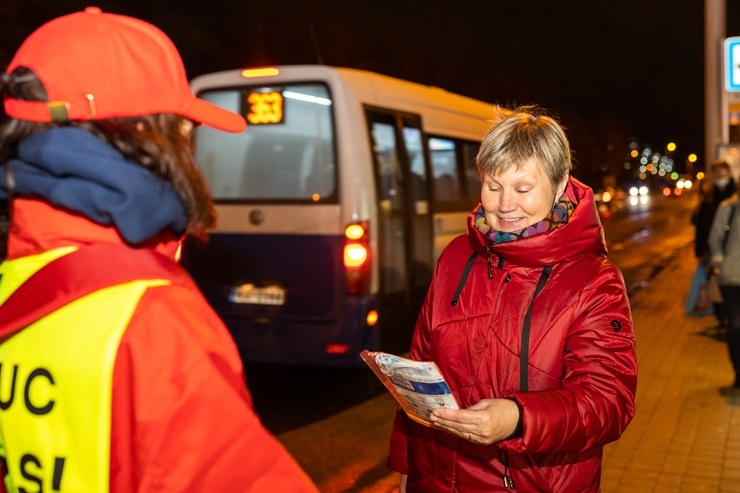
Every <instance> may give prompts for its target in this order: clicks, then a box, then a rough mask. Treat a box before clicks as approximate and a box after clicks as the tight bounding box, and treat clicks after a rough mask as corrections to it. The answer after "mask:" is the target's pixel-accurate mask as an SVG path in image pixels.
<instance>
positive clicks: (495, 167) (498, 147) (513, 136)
mask: <svg viewBox="0 0 740 493" xmlns="http://www.w3.org/2000/svg"><path fill="white" fill-rule="evenodd" d="M531 158H535V159H536V160H537V161H538V162H539V163H540V164H541V165H542V167H543V170H544V171H545V174H546V175H547V177H548V179H549V180H550V183H551V184H552V186H553V189H555V188H556V187H557V186H558V184H560V183H561V182H562V180H563V178H564V177H565V175H566V174H568V173H569V172H570V170H571V168H572V167H573V163H572V162H571V151H570V144H569V143H568V138H567V137H566V135H565V130H564V129H563V127H562V126H561V125H560V124H559V123H558V122H557V120H555V118H553V117H551V116H548V115H546V114H545V113H544V111H543V110H541V109H540V108H538V107H537V106H518V107H516V108H514V109H507V108H504V107H500V106H496V107H495V110H494V117H493V120H492V125H491V128H490V129H489V130H488V132H486V135H485V136H484V137H483V140H482V142H481V146H480V151H479V152H478V156H477V158H476V165H477V166H478V173H479V174H480V177H481V180H483V179H485V177H486V176H495V175H497V174H499V173H501V172H503V171H506V170H508V169H509V168H511V167H512V166H515V167H516V168H519V167H521V166H522V165H523V164H524V163H526V162H527V161H529V160H530V159H531Z"/></svg>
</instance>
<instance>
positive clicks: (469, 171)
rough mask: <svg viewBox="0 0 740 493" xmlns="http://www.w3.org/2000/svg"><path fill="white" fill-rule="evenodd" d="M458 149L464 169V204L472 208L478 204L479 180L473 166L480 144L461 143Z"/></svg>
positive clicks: (474, 165) (475, 168)
mask: <svg viewBox="0 0 740 493" xmlns="http://www.w3.org/2000/svg"><path fill="white" fill-rule="evenodd" d="M460 147H461V150H462V162H463V166H464V168H465V202H466V203H467V204H469V205H470V207H471V208H472V207H474V206H475V205H476V204H478V202H480V187H481V180H480V175H479V174H478V167H477V166H476V164H475V158H476V156H478V150H479V149H480V143H478V142H463V143H462V145H461V146H460Z"/></svg>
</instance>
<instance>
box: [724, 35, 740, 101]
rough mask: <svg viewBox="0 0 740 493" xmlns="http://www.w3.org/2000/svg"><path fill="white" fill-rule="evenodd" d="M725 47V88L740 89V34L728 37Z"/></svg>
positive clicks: (735, 90) (729, 89) (731, 90)
mask: <svg viewBox="0 0 740 493" xmlns="http://www.w3.org/2000/svg"><path fill="white" fill-rule="evenodd" d="M724 47H725V90H727V91H728V92H738V91H740V36H736V37H733V38H727V39H725V41H724Z"/></svg>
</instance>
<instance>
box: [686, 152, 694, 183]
mask: <svg viewBox="0 0 740 493" xmlns="http://www.w3.org/2000/svg"><path fill="white" fill-rule="evenodd" d="M695 162H696V154H694V153H693V152H692V153H691V154H689V156H688V157H687V158H686V171H688V172H689V176H692V177H693V176H694V163H695Z"/></svg>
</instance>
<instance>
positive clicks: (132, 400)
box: [0, 8, 316, 493]
mask: <svg viewBox="0 0 740 493" xmlns="http://www.w3.org/2000/svg"><path fill="white" fill-rule="evenodd" d="M0 90H1V91H2V96H3V105H4V109H5V112H6V113H7V116H8V117H9V118H8V119H7V120H6V121H5V122H4V123H3V124H2V125H0V199H6V200H9V201H10V203H11V205H12V210H11V213H12V216H11V228H10V229H11V231H10V234H9V238H8V245H7V246H8V252H7V260H6V261H5V262H3V263H2V264H0V467H2V471H0V476H1V477H3V479H4V485H0V491H3V489H6V490H7V491H13V492H15V491H28V492H30V491H50V492H51V491H60V492H64V491H89V492H103V491H110V492H115V493H123V492H126V493H130V492H190V493H192V492H215V491H218V492H242V491H245V492H246V491H249V492H262V491H264V492H275V491H279V492H309V491H316V488H315V486H314V485H313V484H312V483H311V480H310V479H309V478H308V477H307V475H306V474H305V473H304V472H303V471H302V470H301V468H300V467H299V466H298V465H297V464H296V462H295V461H294V460H293V459H292V458H291V457H290V455H289V454H288V453H287V452H286V450H285V449H284V448H283V447H282V446H281V444H280V443H279V442H278V441H277V440H276V439H275V438H274V437H273V436H272V435H270V434H269V433H268V432H267V431H266V430H265V428H264V427H263V426H262V425H261V423H260V421H259V418H258V417H257V416H256V415H255V413H254V410H253V407H252V401H251V397H250V394H249V392H248V390H247V387H246V385H245V379H244V374H243V370H242V366H241V362H240V359H239V355H238V352H237V350H236V347H235V345H234V343H233V341H232V339H231V337H230V335H229V333H228V331H227V330H226V328H225V327H224V325H223V323H222V322H221V321H220V320H219V318H218V317H217V316H216V315H215V314H214V312H213V311H212V310H211V309H210V308H209V306H208V304H207V302H206V301H205V300H204V298H203V297H202V295H201V294H200V292H199V291H198V289H197V288H196V287H195V286H194V284H193V282H192V280H191V279H190V278H189V276H188V275H187V274H186V273H185V272H184V271H183V270H182V268H181V267H179V266H178V264H177V263H176V261H175V255H176V252H177V250H178V246H179V240H180V239H182V238H183V237H184V236H185V235H188V234H191V235H196V236H201V237H202V236H204V235H205V233H206V232H207V230H208V229H209V228H210V227H211V226H212V225H213V223H214V220H215V217H214V210H213V206H212V202H211V199H210V197H209V195H208V193H207V190H206V186H205V184H204V182H203V179H202V177H201V175H200V174H199V172H198V171H197V168H196V166H195V163H194V162H193V158H192V154H191V151H190V149H191V146H190V131H191V130H192V127H193V124H204V125H209V126H212V127H215V128H217V129H221V130H224V131H229V132H241V131H244V129H245V127H246V124H245V121H244V119H243V118H242V117H241V116H239V115H236V114H233V113H231V112H228V111H226V110H224V109H222V108H219V107H217V106H214V105H211V104H209V103H207V102H205V101H202V100H200V99H198V98H196V97H195V96H194V95H193V94H192V92H191V90H190V88H189V86H188V81H187V78H186V74H185V69H184V67H183V64H182V61H181V59H180V56H179V54H178V52H177V49H176V48H175V46H174V45H173V44H172V42H171V41H170V40H169V38H168V37H167V36H166V35H165V34H164V33H162V32H161V31H160V30H159V29H157V28H156V27H154V26H152V25H150V24H148V23H145V22H142V21H140V20H138V19H134V18H130V17H125V16H120V15H113V14H108V13H103V12H101V11H100V9H97V8H88V9H86V10H85V11H84V12H78V13H74V14H71V15H67V16H63V17H60V18H57V19H55V20H52V21H51V22H49V23H47V24H45V25H43V26H41V27H40V28H39V29H38V30H37V31H35V32H34V33H32V34H31V35H30V37H29V38H28V39H26V41H24V43H23V44H22V45H21V47H20V48H19V49H18V51H17V53H16V55H15V57H14V58H13V60H12V61H11V63H10V65H9V66H8V68H7V70H6V72H5V74H4V75H3V77H2V81H1V82H0ZM0 483H2V482H0Z"/></svg>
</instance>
